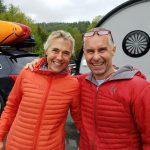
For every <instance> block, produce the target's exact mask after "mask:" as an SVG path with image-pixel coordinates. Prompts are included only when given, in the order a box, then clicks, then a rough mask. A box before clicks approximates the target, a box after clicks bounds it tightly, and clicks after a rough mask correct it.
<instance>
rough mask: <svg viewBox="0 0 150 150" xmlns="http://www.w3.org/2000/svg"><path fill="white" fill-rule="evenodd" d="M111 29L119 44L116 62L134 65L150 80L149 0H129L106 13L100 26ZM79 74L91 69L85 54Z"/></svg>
mask: <svg viewBox="0 0 150 150" xmlns="http://www.w3.org/2000/svg"><path fill="white" fill-rule="evenodd" d="M98 26H99V27H102V28H107V29H109V30H111V31H112V35H113V38H114V41H115V43H116V45H117V52H116V56H115V57H114V59H113V64H114V65H116V66H118V67H119V66H123V65H125V64H131V65H133V66H134V67H135V68H138V69H139V70H141V71H142V72H143V73H144V74H145V75H146V76H147V79H148V80H150V37H149V36H150V0H129V1H127V2H125V3H123V4H121V5H119V6H118V7H116V8H114V9H113V10H112V11H110V12H109V13H108V14H106V15H105V16H104V17H103V18H102V19H101V20H100V22H99V23H98V24H97V27H98ZM80 57H81V59H80V63H78V64H77V68H78V71H79V73H85V72H88V71H89V69H88V67H87V65H86V62H85V60H84V58H83V57H82V54H81V55H80Z"/></svg>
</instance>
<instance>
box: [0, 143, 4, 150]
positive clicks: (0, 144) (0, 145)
mask: <svg viewBox="0 0 150 150" xmlns="http://www.w3.org/2000/svg"><path fill="white" fill-rule="evenodd" d="M3 148H4V144H3V142H0V150H3Z"/></svg>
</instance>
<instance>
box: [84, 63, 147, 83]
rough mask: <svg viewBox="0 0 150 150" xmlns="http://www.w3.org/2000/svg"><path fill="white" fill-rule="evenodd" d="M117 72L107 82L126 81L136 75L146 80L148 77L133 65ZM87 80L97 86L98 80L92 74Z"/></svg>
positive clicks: (118, 69)
mask: <svg viewBox="0 0 150 150" xmlns="http://www.w3.org/2000/svg"><path fill="white" fill-rule="evenodd" d="M116 69H117V71H116V72H115V73H114V74H113V75H112V76H110V77H109V78H107V79H105V82H106V81H112V80H124V79H132V78H133V77H134V76H135V75H136V76H139V77H141V78H143V79H145V80H146V76H145V75H144V74H142V73H141V71H139V70H138V69H136V68H134V67H133V66H131V65H125V66H123V67H121V68H116ZM86 79H87V80H89V81H91V82H93V83H95V84H97V82H96V80H95V79H94V78H93V75H92V73H90V74H89V75H88V76H87V77H86Z"/></svg>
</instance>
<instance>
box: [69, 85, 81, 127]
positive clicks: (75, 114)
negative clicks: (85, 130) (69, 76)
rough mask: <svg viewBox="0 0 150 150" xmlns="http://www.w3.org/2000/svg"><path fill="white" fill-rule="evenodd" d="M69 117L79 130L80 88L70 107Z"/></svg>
mask: <svg viewBox="0 0 150 150" xmlns="http://www.w3.org/2000/svg"><path fill="white" fill-rule="evenodd" d="M70 112H71V116H72V118H73V120H74V123H75V126H76V127H77V129H78V130H80V129H81V106H80V87H79V86H78V88H77V90H76V92H75V94H74V96H73V100H72V103H71V107H70Z"/></svg>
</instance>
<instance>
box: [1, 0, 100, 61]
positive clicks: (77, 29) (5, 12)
mask: <svg viewBox="0 0 150 150" xmlns="http://www.w3.org/2000/svg"><path fill="white" fill-rule="evenodd" d="M101 18H102V16H96V17H95V18H94V19H93V21H92V23H90V22H89V21H80V22H73V23H34V21H33V20H32V19H31V18H30V17H28V16H26V15H25V14H24V13H23V12H22V11H21V10H20V9H19V8H18V7H15V6H13V5H12V4H11V5H9V7H8V8H7V9H6V6H5V5H4V4H3V1H2V0H0V20H6V21H12V22H19V23H22V24H25V25H27V26H29V27H30V28H31V30H32V35H34V38H35V41H36V46H35V52H36V53H38V54H39V55H40V56H43V43H44V42H45V41H46V39H47V37H48V35H49V34H50V33H51V32H52V31H55V30H65V31H68V32H70V33H71V35H72V36H73V37H74V39H75V56H74V57H73V59H76V58H78V56H79V51H80V49H81V47H82V33H84V32H86V31H87V30H89V29H91V28H93V27H95V26H96V24H97V23H98V21H99V20H100V19H101Z"/></svg>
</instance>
